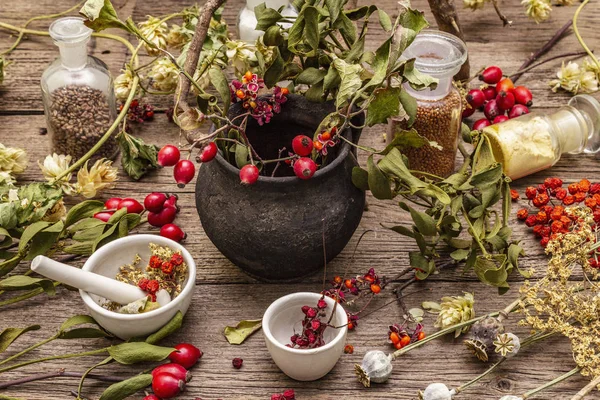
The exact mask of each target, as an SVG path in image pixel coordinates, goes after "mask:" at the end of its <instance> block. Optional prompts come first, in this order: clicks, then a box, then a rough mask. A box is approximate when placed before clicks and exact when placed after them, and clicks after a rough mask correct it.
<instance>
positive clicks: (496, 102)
mask: <svg viewBox="0 0 600 400" xmlns="http://www.w3.org/2000/svg"><path fill="white" fill-rule="evenodd" d="M479 79H480V80H482V81H483V82H485V84H484V85H482V86H481V87H480V88H479V89H472V90H470V91H469V93H468V94H467V103H469V107H467V108H465V110H464V111H463V118H467V117H470V116H471V115H473V114H474V113H475V110H477V109H480V110H483V113H484V115H485V118H482V119H479V120H477V121H475V123H474V124H473V129H474V130H480V129H483V128H485V127H486V126H489V125H491V124H499V123H501V122H504V121H507V120H508V119H510V118H516V117H519V116H521V115H523V114H527V113H529V108H528V107H530V106H531V104H532V100H533V96H532V94H531V91H530V90H529V89H527V88H526V87H525V86H516V87H515V85H514V84H513V82H512V80H510V78H503V77H502V70H501V69H500V68H498V67H496V66H492V67H488V68H486V69H485V70H484V71H483V73H482V74H481V75H480V76H479Z"/></svg>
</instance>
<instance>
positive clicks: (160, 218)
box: [148, 206, 177, 228]
mask: <svg viewBox="0 0 600 400" xmlns="http://www.w3.org/2000/svg"><path fill="white" fill-rule="evenodd" d="M176 215H177V208H176V207H171V206H167V207H164V208H163V209H162V210H160V211H159V212H157V213H155V212H149V213H148V223H149V224H150V225H152V226H155V227H157V228H160V227H161V226H165V225H167V224H170V223H171V222H173V221H174V220H175V216H176Z"/></svg>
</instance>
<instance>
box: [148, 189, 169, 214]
mask: <svg viewBox="0 0 600 400" xmlns="http://www.w3.org/2000/svg"><path fill="white" fill-rule="evenodd" d="M165 201H167V195H166V194H164V193H159V192H152V193H150V194H149V195H148V196H146V198H145V199H144V207H146V210H148V211H151V212H154V213H158V212H160V211H161V210H162V209H163V207H164V205H165Z"/></svg>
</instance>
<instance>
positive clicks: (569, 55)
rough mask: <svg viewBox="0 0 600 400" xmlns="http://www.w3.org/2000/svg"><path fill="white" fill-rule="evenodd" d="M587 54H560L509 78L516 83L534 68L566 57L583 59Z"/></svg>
mask: <svg viewBox="0 0 600 400" xmlns="http://www.w3.org/2000/svg"><path fill="white" fill-rule="evenodd" d="M586 54H587V52H585V51H579V52H572V53H564V54H559V55H557V56H553V57H550V58H547V59H545V60H544V61H540V62H539V63H537V64H533V65H530V66H529V67H527V68H523V69H520V70H519V72H517V73H515V74H512V75H511V76H510V77H509V78H510V79H511V80H512V81H513V82H514V81H516V80H517V79H518V78H519V76H521V74H524V73H525V72H529V71H531V70H532V69H534V68H537V67H539V66H540V65H544V64H546V63H547V62H550V61H553V60H556V59H557V58H566V57H582V56H585V55H586Z"/></svg>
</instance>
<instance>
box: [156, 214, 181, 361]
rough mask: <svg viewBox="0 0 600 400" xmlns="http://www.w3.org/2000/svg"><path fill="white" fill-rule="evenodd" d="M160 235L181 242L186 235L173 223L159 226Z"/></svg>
mask: <svg viewBox="0 0 600 400" xmlns="http://www.w3.org/2000/svg"><path fill="white" fill-rule="evenodd" d="M160 236H162V237H166V238H167V239H171V240H173V241H175V242H177V243H179V242H181V241H182V240H184V239H185V238H186V237H187V235H186V233H185V232H184V231H183V230H182V229H181V228H180V227H178V226H177V225H175V224H166V225H163V227H162V228H160ZM171 361H173V360H171Z"/></svg>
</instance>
